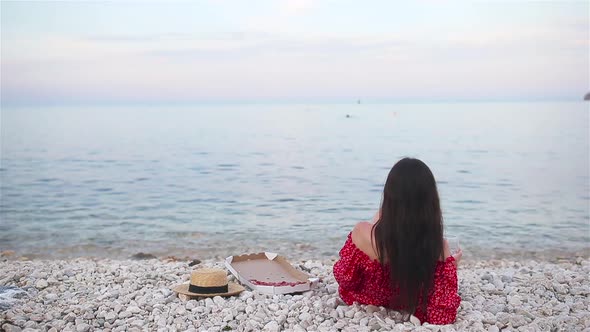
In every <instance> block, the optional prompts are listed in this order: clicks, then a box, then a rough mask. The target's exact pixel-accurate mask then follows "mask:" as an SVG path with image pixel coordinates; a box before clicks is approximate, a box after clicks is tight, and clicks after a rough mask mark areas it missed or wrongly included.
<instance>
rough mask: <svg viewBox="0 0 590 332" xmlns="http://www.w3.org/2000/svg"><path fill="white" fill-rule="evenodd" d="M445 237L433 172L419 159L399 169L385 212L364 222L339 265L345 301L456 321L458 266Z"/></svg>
mask: <svg viewBox="0 0 590 332" xmlns="http://www.w3.org/2000/svg"><path fill="white" fill-rule="evenodd" d="M461 256H462V252H461V251H458V252H457V253H455V254H454V255H451V254H450V251H449V246H448V243H447V241H446V240H444V239H443V221H442V212H441V209H440V203H439V197H438V191H437V189H436V182H435V180H434V176H433V175H432V172H431V171H430V169H429V168H428V166H426V164H424V163H423V162H422V161H420V160H418V159H411V158H404V159H402V160H400V161H399V162H398V163H397V164H395V165H394V166H393V168H392V169H391V171H390V172H389V176H388V177H387V181H386V183H385V188H384V189H383V202H382V204H381V209H380V211H379V213H377V215H376V217H375V218H374V219H373V223H371V222H360V223H358V224H357V225H356V226H355V227H354V229H353V230H352V232H351V233H350V234H349V235H348V239H347V240H346V243H345V244H344V247H343V248H342V249H341V250H340V259H339V260H338V262H336V264H334V277H335V278H336V281H337V282H338V285H339V288H338V291H339V293H340V297H341V298H342V300H344V302H346V303H347V304H349V305H350V304H352V303H353V302H358V303H361V304H372V305H378V306H386V307H389V308H392V309H395V310H399V311H402V312H404V313H405V315H406V317H409V315H410V314H413V315H414V316H416V317H417V318H418V319H420V321H421V322H428V323H431V324H450V323H453V322H454V321H455V317H456V315H457V308H459V304H460V302H461V298H460V297H459V295H458V294H457V264H458V263H459V261H460V259H461Z"/></svg>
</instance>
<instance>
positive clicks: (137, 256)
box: [131, 252, 157, 260]
mask: <svg viewBox="0 0 590 332" xmlns="http://www.w3.org/2000/svg"><path fill="white" fill-rule="evenodd" d="M156 258H157V257H156V256H154V255H152V254H144V253H143V252H139V253H137V254H135V255H133V256H131V259H136V260H143V259H156Z"/></svg>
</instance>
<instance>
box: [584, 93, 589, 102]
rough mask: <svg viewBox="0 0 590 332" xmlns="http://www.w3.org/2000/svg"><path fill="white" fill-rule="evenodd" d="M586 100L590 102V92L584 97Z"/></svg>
mask: <svg viewBox="0 0 590 332" xmlns="http://www.w3.org/2000/svg"><path fill="white" fill-rule="evenodd" d="M584 100H590V92H588V93H587V94H586V95H585V96H584Z"/></svg>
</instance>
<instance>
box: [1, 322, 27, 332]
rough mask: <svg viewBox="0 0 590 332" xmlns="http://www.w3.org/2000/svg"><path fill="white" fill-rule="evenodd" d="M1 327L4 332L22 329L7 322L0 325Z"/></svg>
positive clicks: (19, 331) (16, 331)
mask: <svg viewBox="0 0 590 332" xmlns="http://www.w3.org/2000/svg"><path fill="white" fill-rule="evenodd" d="M2 328H3V329H4V331H6V332H21V331H22V329H21V328H20V327H18V326H14V325H11V324H8V323H6V324H4V325H2Z"/></svg>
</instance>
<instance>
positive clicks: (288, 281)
mask: <svg viewBox="0 0 590 332" xmlns="http://www.w3.org/2000/svg"><path fill="white" fill-rule="evenodd" d="M225 266H226V267H227V269H228V270H229V271H230V272H231V273H232V274H233V275H234V276H235V277H236V278H237V279H238V280H239V281H240V283H241V284H242V285H244V286H247V287H249V288H250V289H252V290H255V291H258V292H260V293H262V294H288V293H297V292H305V291H308V290H310V289H311V288H312V287H315V285H316V284H317V282H318V281H319V278H314V277H311V276H309V275H308V274H306V273H303V272H301V271H299V270H297V269H295V268H294V267H293V266H292V265H291V264H290V263H289V262H288V261H287V259H285V257H283V256H280V255H278V254H276V253H273V252H261V253H256V254H243V255H239V256H229V257H227V258H226V259H225Z"/></svg>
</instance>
